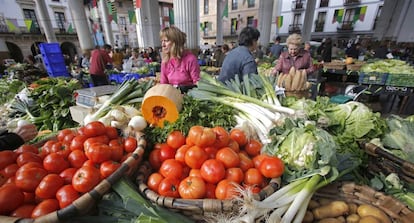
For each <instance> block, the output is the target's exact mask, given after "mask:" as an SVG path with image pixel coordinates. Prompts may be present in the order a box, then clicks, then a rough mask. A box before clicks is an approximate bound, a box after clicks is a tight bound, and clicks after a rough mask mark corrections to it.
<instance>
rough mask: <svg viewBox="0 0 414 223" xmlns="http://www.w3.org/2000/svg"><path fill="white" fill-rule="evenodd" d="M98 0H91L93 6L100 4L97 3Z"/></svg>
mask: <svg viewBox="0 0 414 223" xmlns="http://www.w3.org/2000/svg"><path fill="white" fill-rule="evenodd" d="M97 1H98V0H92V1H91V4H92V8H95V7H97V5H98V4H97Z"/></svg>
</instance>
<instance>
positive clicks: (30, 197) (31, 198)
mask: <svg viewBox="0 0 414 223" xmlns="http://www.w3.org/2000/svg"><path fill="white" fill-rule="evenodd" d="M23 194H24V203H25V204H36V194H35V192H31V193H29V192H23Z"/></svg>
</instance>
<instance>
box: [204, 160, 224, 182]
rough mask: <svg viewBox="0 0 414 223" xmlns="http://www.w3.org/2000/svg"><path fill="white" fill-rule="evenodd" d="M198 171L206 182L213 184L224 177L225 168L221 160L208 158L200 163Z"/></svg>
mask: <svg viewBox="0 0 414 223" xmlns="http://www.w3.org/2000/svg"><path fill="white" fill-rule="evenodd" d="M200 173H201V176H202V177H203V179H204V180H205V181H206V182H207V183H212V184H215V183H217V182H219V181H220V180H222V179H224V177H225V175H226V170H225V168H224V165H223V163H222V162H220V161H218V160H216V159H209V160H206V161H204V163H203V165H201V168H200Z"/></svg>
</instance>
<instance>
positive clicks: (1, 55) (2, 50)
mask: <svg viewBox="0 0 414 223" xmlns="http://www.w3.org/2000/svg"><path fill="white" fill-rule="evenodd" d="M9 57H10V54H9V49H8V48H7V45H6V41H5V40H4V39H3V38H0V61H3V60H4V59H8V58H9Z"/></svg>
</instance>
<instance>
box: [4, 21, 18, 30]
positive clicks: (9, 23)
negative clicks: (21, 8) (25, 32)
mask: <svg viewBox="0 0 414 223" xmlns="http://www.w3.org/2000/svg"><path fill="white" fill-rule="evenodd" d="M6 25H7V28H8V30H9V32H13V31H14V30H16V25H14V24H13V22H11V21H10V20H8V19H6Z"/></svg>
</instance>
